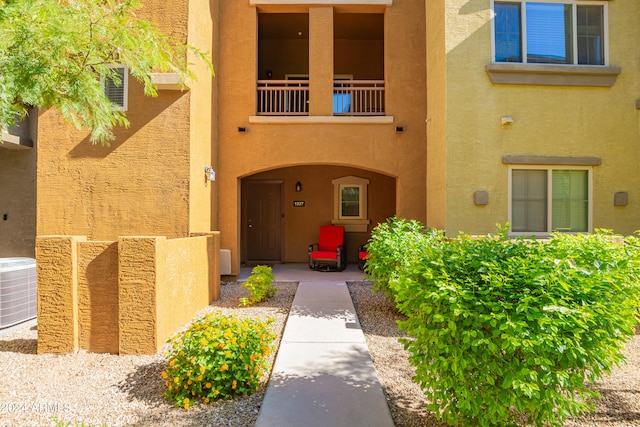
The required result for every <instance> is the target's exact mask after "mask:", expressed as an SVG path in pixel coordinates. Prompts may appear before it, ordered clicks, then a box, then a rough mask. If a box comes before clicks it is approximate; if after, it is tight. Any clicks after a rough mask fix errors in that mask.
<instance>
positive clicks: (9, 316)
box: [0, 258, 37, 329]
mask: <svg viewBox="0 0 640 427" xmlns="http://www.w3.org/2000/svg"><path fill="white" fill-rule="evenodd" d="M36 298H37V293H36V260H35V259H33V258H0V329H1V328H7V327H9V326H13V325H17V324H18V323H22V322H24V321H27V320H30V319H33V318H35V317H36Z"/></svg>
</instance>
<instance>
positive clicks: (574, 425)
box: [0, 282, 640, 427]
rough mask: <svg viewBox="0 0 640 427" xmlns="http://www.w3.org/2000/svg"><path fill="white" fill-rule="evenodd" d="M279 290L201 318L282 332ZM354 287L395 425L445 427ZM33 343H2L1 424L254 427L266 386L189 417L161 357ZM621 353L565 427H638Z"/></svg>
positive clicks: (637, 400)
mask: <svg viewBox="0 0 640 427" xmlns="http://www.w3.org/2000/svg"><path fill="white" fill-rule="evenodd" d="M275 286H276V287H277V288H278V293H277V294H276V297H275V298H273V299H272V300H270V301H269V302H266V303H262V304H258V305H257V306H253V307H246V308H241V307H238V299H239V298H240V297H241V296H247V291H245V290H244V289H242V288H241V287H240V286H239V285H238V284H237V283H228V284H225V285H223V286H222V287H221V299H220V301H217V302H215V303H214V304H212V305H211V306H210V307H208V308H207V309H206V310H204V311H203V312H202V313H201V314H204V313H205V312H208V311H215V310H220V311H222V312H224V313H225V314H231V313H235V314H237V315H238V316H242V317H259V318H263V319H266V318H267V317H269V316H271V317H273V318H274V319H275V323H274V329H275V330H276V331H277V332H278V333H281V332H282V329H283V328H284V324H285V322H286V318H287V314H288V311H289V308H290V306H291V303H292V301H293V297H294V294H295V290H296V284H295V283H286V282H280V283H276V284H275ZM349 289H350V291H351V294H352V298H353V301H354V305H355V307H356V311H357V312H358V316H359V318H360V322H361V324H362V329H363V331H364V333H365V337H366V339H367V344H368V346H369V350H370V352H371V356H372V358H373V361H374V364H375V367H376V370H377V371H378V375H379V377H380V381H381V383H382V386H383V389H384V391H385V394H386V396H387V399H388V402H389V407H390V410H391V413H392V417H393V419H394V422H395V424H396V426H406V427H413V426H423V427H432V426H433V427H442V426H443V425H442V424H440V423H438V422H437V421H436V420H435V418H434V416H433V415H432V414H430V413H428V412H427V411H425V410H424V406H425V403H426V402H425V399H424V397H423V394H422V392H421V391H420V389H419V387H418V386H417V385H415V384H414V383H413V382H412V381H411V376H412V368H411V366H410V365H409V364H408V362H407V355H408V354H407V353H406V352H405V350H404V348H403V347H402V345H401V344H399V343H398V337H400V336H401V334H400V333H399V332H398V329H397V327H396V325H395V321H396V320H397V319H399V315H398V313H397V312H396V311H395V309H394V308H393V307H392V306H391V305H390V304H389V303H388V302H387V301H386V300H385V299H384V297H383V296H382V295H379V294H374V293H373V292H372V291H371V286H370V285H369V284H366V283H361V282H356V283H350V284H349ZM36 339H37V330H36V328H35V327H34V328H26V329H23V330H19V331H16V332H13V333H11V334H9V335H5V336H3V337H0V370H1V372H2V373H3V375H2V376H0V426H11V427H13V426H55V425H56V422H55V421H54V420H59V421H61V422H65V423H66V422H68V423H71V424H70V425H72V426H75V425H77V424H78V425H79V424H80V423H84V424H85V426H103V425H105V426H178V427H179V426H252V425H253V424H254V423H255V419H256V417H257V414H258V411H259V410H260V405H261V403H262V399H263V398H264V392H265V388H264V387H261V389H260V391H258V392H256V393H254V394H253V395H251V396H248V397H245V398H242V399H235V400H231V401H221V402H215V403H213V404H209V405H203V404H198V405H196V406H194V407H192V408H190V409H189V410H188V411H185V410H184V409H181V408H176V407H174V406H172V405H171V404H170V403H168V402H167V401H165V400H164V399H163V397H162V394H163V393H164V380H163V379H162V378H161V376H160V373H161V372H162V370H163V369H164V359H163V355H162V353H158V354H156V355H152V356H116V355H109V354H92V353H87V352H79V353H77V354H72V355H63V356H57V355H37V354H36ZM625 355H626V357H627V364H625V365H623V366H621V367H619V368H617V369H616V370H615V371H614V372H613V373H612V375H610V376H609V377H607V378H606V379H605V381H603V382H601V383H598V384H596V385H595V386H594V387H595V388H597V389H598V390H600V391H601V393H602V396H603V398H602V399H601V400H600V401H599V402H598V404H597V412H595V413H593V414H590V415H588V416H585V417H583V418H581V419H578V420H573V421H571V422H568V423H567V427H579V426H580V427H582V426H598V427H628V426H640V336H638V335H636V337H635V338H634V339H633V340H632V341H631V342H629V343H628V345H627V348H626V350H625ZM267 379H268V378H267V377H266V376H265V377H264V378H263V383H264V384H266V381H267ZM62 425H64V424H62Z"/></svg>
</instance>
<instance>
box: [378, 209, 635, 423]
mask: <svg viewBox="0 0 640 427" xmlns="http://www.w3.org/2000/svg"><path fill="white" fill-rule="evenodd" d="M407 224H411V226H410V227H408V226H407ZM390 230H401V232H399V233H395V232H390ZM405 238H406V240H405ZM381 239H382V240H385V241H386V242H387V245H386V246H385V245H383V244H381V243H380V240H381ZM614 240H615V239H614V238H613V236H611V235H610V234H608V233H605V232H598V233H596V234H589V235H567V234H556V235H554V236H553V237H552V238H551V239H550V240H549V241H547V242H540V241H535V240H524V239H520V240H512V239H509V238H508V236H507V234H506V227H505V229H503V230H501V231H500V233H499V234H498V235H497V236H486V237H480V238H471V237H469V236H464V235H461V236H459V237H457V238H454V239H447V238H445V237H444V236H443V234H442V233H438V232H434V231H432V230H426V229H425V228H424V227H421V226H419V225H418V223H416V222H407V221H406V220H402V219H398V218H394V219H392V220H390V221H389V222H387V223H385V224H382V225H381V226H379V228H377V229H376V230H374V232H373V235H372V239H371V243H370V244H369V245H368V250H369V253H370V257H369V260H368V265H367V270H366V271H367V273H368V274H369V276H370V278H372V279H373V280H375V281H376V282H377V281H378V280H379V278H380V281H381V283H382V284H383V285H381V286H380V289H383V290H385V291H386V292H388V293H389V295H391V296H393V298H394V300H395V303H396V306H397V307H398V309H399V310H400V312H402V313H403V314H405V315H406V316H407V319H406V321H401V322H399V327H400V328H401V329H403V330H405V331H406V332H407V335H408V338H407V339H405V340H404V345H405V347H406V348H407V349H408V350H409V351H410V353H411V357H410V361H411V363H412V364H413V365H415V367H416V376H415V378H414V380H415V381H416V382H417V383H418V384H420V386H421V387H422V389H423V391H424V392H425V394H426V396H427V398H428V399H429V401H430V402H432V404H431V405H430V409H431V410H433V411H434V412H435V413H436V415H438V416H439V417H440V418H441V419H442V420H444V421H445V422H447V423H448V424H450V425H460V426H477V425H480V426H506V425H522V424H532V425H536V426H547V425H550V426H562V425H563V424H564V421H565V420H566V419H567V418H568V417H573V416H578V415H580V414H582V413H583V412H584V411H585V410H588V409H590V408H591V403H590V400H591V399H592V398H593V397H594V396H596V395H597V393H596V392H595V391H594V390H593V389H591V388H589V386H588V383H589V382H592V381H595V380H597V379H599V378H602V376H603V375H605V374H607V373H609V372H610V370H611V368H612V367H614V366H615V365H616V364H618V363H620V362H621V361H622V360H623V356H622V354H621V350H622V348H623V346H624V344H625V342H626V341H627V340H628V339H629V337H630V336H631V335H632V334H633V330H634V327H635V324H636V323H637V318H636V310H637V301H638V298H639V288H638V279H639V277H640V256H639V250H638V248H639V246H638V243H637V240H636V239H635V238H628V239H627V240H626V241H625V242H615V241H614ZM405 242H408V244H405Z"/></svg>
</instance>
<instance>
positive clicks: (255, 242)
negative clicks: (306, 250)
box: [242, 180, 283, 262]
mask: <svg viewBox="0 0 640 427" xmlns="http://www.w3.org/2000/svg"><path fill="white" fill-rule="evenodd" d="M242 206H243V213H244V215H243V219H242V226H243V234H244V242H245V251H246V252H245V253H246V260H247V261H248V262H255V261H270V262H280V261H281V260H282V216H283V213H282V182H280V181H259V180H255V181H251V180H245V181H244V185H243V191H242Z"/></svg>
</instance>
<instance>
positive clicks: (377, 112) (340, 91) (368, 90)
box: [257, 80, 385, 116]
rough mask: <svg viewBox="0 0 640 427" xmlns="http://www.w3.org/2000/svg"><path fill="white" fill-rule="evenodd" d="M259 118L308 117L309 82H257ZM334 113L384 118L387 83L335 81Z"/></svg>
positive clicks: (381, 81)
mask: <svg viewBox="0 0 640 427" xmlns="http://www.w3.org/2000/svg"><path fill="white" fill-rule="evenodd" d="M257 114H258V115H261V116H307V115H309V80H258V112H257ZM333 114H334V115H336V116H383V115H384V114H385V111H384V80H335V81H334V90H333Z"/></svg>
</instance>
